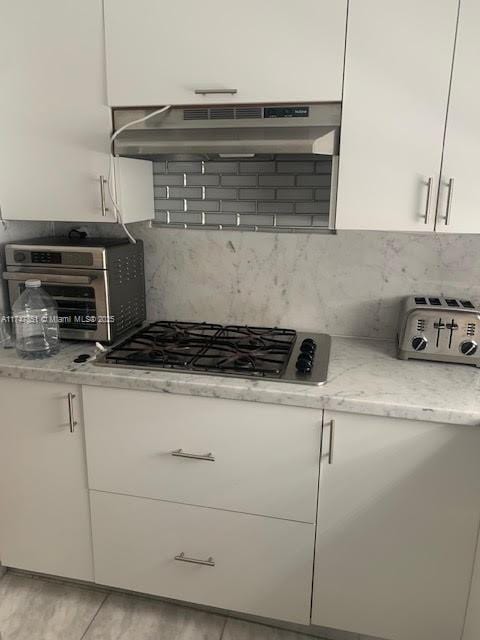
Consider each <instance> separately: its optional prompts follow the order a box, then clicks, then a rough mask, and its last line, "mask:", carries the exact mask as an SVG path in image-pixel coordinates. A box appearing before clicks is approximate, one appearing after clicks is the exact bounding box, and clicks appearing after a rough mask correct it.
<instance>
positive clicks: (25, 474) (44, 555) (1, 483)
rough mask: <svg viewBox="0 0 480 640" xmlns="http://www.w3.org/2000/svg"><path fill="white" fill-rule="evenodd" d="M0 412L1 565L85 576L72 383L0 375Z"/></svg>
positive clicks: (85, 514) (76, 401)
mask: <svg viewBox="0 0 480 640" xmlns="http://www.w3.org/2000/svg"><path fill="white" fill-rule="evenodd" d="M69 394H70V395H69ZM69 402H70V403H71V405H70V406H71V411H69ZM0 416H1V420H0V560H1V562H2V564H3V565H5V566H8V567H15V568H18V569H26V570H29V571H38V572H40V573H48V574H52V575H57V576H65V577H68V578H76V579H80V580H93V563H92V541H91V529H90V508H89V501H88V490H87V481H86V468H85V452H84V441H83V420H82V411H81V403H80V387H77V386H76V385H67V384H52V383H49V382H37V381H26V380H16V379H10V378H2V379H0ZM73 422H76V424H75V425H74V424H73Z"/></svg>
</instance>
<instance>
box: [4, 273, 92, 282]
mask: <svg viewBox="0 0 480 640" xmlns="http://www.w3.org/2000/svg"><path fill="white" fill-rule="evenodd" d="M3 279H4V280H15V281H18V282H25V280H33V279H37V280H40V282H42V283H43V282H47V283H51V284H91V283H92V281H93V280H94V279H95V277H92V276H71V275H56V274H55V275H54V274H48V275H47V274H43V273H25V272H24V271H4V272H3Z"/></svg>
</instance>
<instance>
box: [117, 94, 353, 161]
mask: <svg viewBox="0 0 480 640" xmlns="http://www.w3.org/2000/svg"><path fill="white" fill-rule="evenodd" d="M153 111H156V109H154V108H152V109H115V110H114V114H113V115H114V126H115V130H118V129H120V128H121V127H123V126H124V125H126V124H127V123H129V122H133V121H134V120H139V119H141V118H143V117H145V116H147V115H148V114H149V113H152V112H153ZM340 117H341V104H340V103H333V102H329V103H315V104H299V105H291V104H286V105H278V104H275V105H226V106H223V105H218V106H206V107H197V106H192V107H172V108H171V109H170V110H169V111H167V112H166V113H162V114H159V115H158V116H153V117H152V118H150V119H148V120H146V121H145V122H141V123H140V124H137V125H133V126H132V127H128V128H126V129H125V130H124V131H123V132H122V133H121V134H120V135H119V136H118V137H117V138H116V140H115V142H114V153H115V154H116V155H120V156H127V157H142V158H145V157H147V158H148V157H159V156H163V155H167V156H170V155H175V154H182V155H185V154H187V155H199V154H200V155H206V156H212V155H213V156H222V155H239V156H241V155H256V154H280V153H294V154H303V153H308V154H311V153H315V154H322V155H331V156H334V155H337V154H338V144H339V132H340Z"/></svg>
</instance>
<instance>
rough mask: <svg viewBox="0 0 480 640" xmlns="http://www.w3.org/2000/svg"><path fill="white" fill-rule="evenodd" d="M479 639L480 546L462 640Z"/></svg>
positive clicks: (479, 547)
mask: <svg viewBox="0 0 480 640" xmlns="http://www.w3.org/2000/svg"><path fill="white" fill-rule="evenodd" d="M478 638H480V545H479V546H478V547H477V559H476V562H475V569H474V572H473V580H472V587H471V589H470V598H469V601H468V609H467V619H466V621H465V630H464V632H463V636H462V640H478Z"/></svg>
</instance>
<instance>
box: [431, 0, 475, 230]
mask: <svg viewBox="0 0 480 640" xmlns="http://www.w3.org/2000/svg"><path fill="white" fill-rule="evenodd" d="M479 25H480V3H479V2H478V0H462V2H461V4H460V14H459V23H458V35H457V44H456V48H455V60H454V65H453V74H452V88H451V94H450V103H449V107H448V118H447V129H446V136H445V150H444V155H443V167H442V180H441V183H440V199H439V206H438V216H437V226H436V229H437V231H441V232H450V233H480V180H479V152H480V118H479V113H480V77H479V75H478V73H477V72H476V71H475V70H477V69H478V68H479V67H480V37H479ZM451 180H453V183H451V182H450V181H451ZM449 189H451V193H450V205H449V208H450V211H449V216H448V218H447V206H448V200H449Z"/></svg>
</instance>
